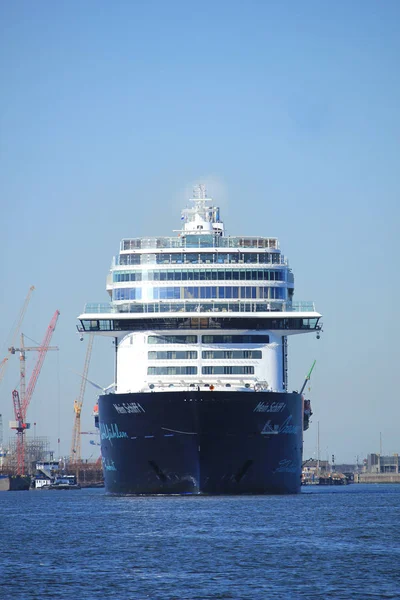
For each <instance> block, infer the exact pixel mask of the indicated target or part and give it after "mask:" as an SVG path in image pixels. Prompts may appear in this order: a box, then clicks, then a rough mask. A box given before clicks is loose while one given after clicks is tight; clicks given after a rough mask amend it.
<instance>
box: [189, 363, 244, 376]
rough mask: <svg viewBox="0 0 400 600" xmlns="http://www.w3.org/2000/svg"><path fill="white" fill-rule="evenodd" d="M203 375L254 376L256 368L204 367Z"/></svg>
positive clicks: (233, 366)
mask: <svg viewBox="0 0 400 600" xmlns="http://www.w3.org/2000/svg"><path fill="white" fill-rule="evenodd" d="M201 372H202V373H203V375H254V367H243V366H236V365H232V366H230V365H229V366H228V365H227V366H225V367H222V366H221V367H219V366H215V367H202V370H201Z"/></svg>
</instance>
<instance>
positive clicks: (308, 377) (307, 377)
mask: <svg viewBox="0 0 400 600" xmlns="http://www.w3.org/2000/svg"><path fill="white" fill-rule="evenodd" d="M316 362H317V361H316V360H314V362H313V364H312V365H311V369H310V370H309V372H308V375H306V378H305V380H304V383H303V387H302V388H301V390H300V394H302V393H303V392H304V388H305V387H306V385H307V381H310V378H311V373H312V372H313V368H314V367H315V363H316Z"/></svg>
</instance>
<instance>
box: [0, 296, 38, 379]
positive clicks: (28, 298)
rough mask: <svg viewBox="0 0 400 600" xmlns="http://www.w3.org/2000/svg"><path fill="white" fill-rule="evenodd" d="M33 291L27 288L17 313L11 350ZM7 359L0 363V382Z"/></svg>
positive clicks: (7, 357)
mask: <svg viewBox="0 0 400 600" xmlns="http://www.w3.org/2000/svg"><path fill="white" fill-rule="evenodd" d="M34 289H35V288H34V286H33V285H32V286H31V287H30V288H29V292H28V295H27V297H26V298H25V302H24V304H23V305H22V308H21V312H20V313H19V317H18V321H17V324H16V326H15V328H14V332H13V336H12V339H11V348H13V347H14V344H15V342H16V340H17V335H18V332H19V329H20V327H21V324H22V321H23V319H24V316H25V313H26V309H27V308H28V304H29V300H30V299H31V296H32V292H33V290H34ZM8 352H9V354H10V353H11V350H10V348H9V349H8ZM8 359H9V356H8V355H7V356H6V357H5V358H3V360H2V361H1V363H0V382H1V380H2V379H3V377H4V373H5V372H6V368H7V364H8Z"/></svg>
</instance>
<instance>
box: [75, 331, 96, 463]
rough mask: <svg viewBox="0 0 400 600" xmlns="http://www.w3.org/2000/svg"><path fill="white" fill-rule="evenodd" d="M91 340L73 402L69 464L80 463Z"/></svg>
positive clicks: (90, 339)
mask: <svg viewBox="0 0 400 600" xmlns="http://www.w3.org/2000/svg"><path fill="white" fill-rule="evenodd" d="M93 340H94V336H93V335H91V336H89V342H88V346H87V349H86V358H85V365H84V367H83V374H82V376H81V388H80V391H79V396H78V398H77V399H75V400H74V412H75V419H74V427H73V431H72V443H71V453H70V458H71V463H73V464H80V462H81V412H82V406H83V399H84V396H85V389H86V381H87V375H88V372H89V365H90V358H91V356H92V348H93ZM85 433H86V432H85Z"/></svg>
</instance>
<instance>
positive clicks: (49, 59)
mask: <svg viewBox="0 0 400 600" xmlns="http://www.w3.org/2000/svg"><path fill="white" fill-rule="evenodd" d="M399 29H400V3H399V2H397V0H386V1H385V2H378V1H371V0H362V1H361V0H360V1H359V0H352V2H348V1H344V0H337V1H335V2H330V3H328V2H318V1H313V0H304V1H302V2H295V1H291V0H285V1H283V2H272V1H268V0H265V1H261V0H248V1H247V2H238V1H235V0H230V1H229V2H227V1H225V0H219V1H218V0H217V1H216V0H214V1H212V2H211V1H210V0H203V2H201V3H200V2H192V1H190V0H185V1H179V0H170V1H169V2H164V1H160V0H147V1H142V0H132V1H129V2H128V1H122V0H115V1H114V2H112V3H110V2H106V1H105V0H97V1H93V0H88V1H87V2H84V3H82V2H77V1H75V0H71V1H69V2H64V1H60V2H57V3H54V2H49V1H46V0H43V1H42V2H36V3H32V2H29V1H23V0H21V1H18V2H2V3H1V4H0V77H1V79H0V80H1V94H0V207H1V213H0V219H1V225H2V227H1V236H0V267H1V273H2V290H1V294H0V314H1V320H0V351H1V353H2V355H1V358H2V357H3V356H5V355H6V354H7V348H8V345H9V343H10V337H11V333H12V331H13V327H14V326H15V323H16V320H17V318H18V314H19V312H20V309H21V306H22V304H23V302H24V299H25V297H26V295H27V293H28V290H29V287H30V286H31V285H34V286H35V288H36V289H35V292H34V294H33V296H32V299H31V301H30V304H29V307H28V310H27V313H26V316H25V319H24V322H23V326H22V331H23V333H24V334H25V335H26V336H28V337H29V338H30V339H32V340H35V341H36V342H38V343H40V342H41V341H42V339H43V338H44V335H45V332H46V328H47V326H48V324H49V322H50V320H51V317H52V315H53V314H54V312H55V310H56V309H58V310H59V311H60V313H61V314H60V318H59V321H58V324H57V328H56V331H55V333H54V336H53V339H52V345H57V346H58V348H59V350H58V351H54V352H51V353H48V355H47V357H46V360H45V362H44V366H43V368H42V371H41V374H40V377H39V380H38V383H37V386H36V390H35V394H34V396H33V398H32V401H31V404H30V407H29V410H28V420H29V421H30V422H32V423H33V422H35V423H36V426H35V432H36V435H38V436H39V435H40V436H48V438H49V441H50V446H51V448H52V449H53V450H54V452H55V455H56V456H58V455H67V454H68V453H69V450H70V446H71V437H72V427H73V419H74V413H73V401H74V398H76V397H77V396H78V394H79V389H80V378H79V375H78V374H79V373H81V372H82V370H83V365H84V360H85V352H86V344H87V342H86V341H84V342H83V343H82V342H80V341H79V336H78V335H77V333H76V324H77V321H76V317H77V315H78V314H80V313H81V312H82V311H83V308H84V305H85V303H86V302H107V300H108V295H107V293H106V290H105V285H106V276H107V273H108V270H109V267H110V264H111V259H112V257H113V256H114V255H115V254H117V253H118V248H119V241H120V239H122V238H123V237H140V236H157V235H170V234H171V233H172V231H173V230H174V229H177V228H178V227H179V223H180V210H181V208H183V207H184V206H185V204H186V200H187V198H188V197H189V195H190V190H191V187H192V186H193V185H194V184H196V183H199V182H205V183H206V185H207V187H208V190H209V195H211V196H213V197H214V200H215V203H216V204H219V205H220V206H221V212H222V214H221V216H222V219H223V220H224V222H225V227H226V229H227V232H228V233H229V234H231V235H254V236H256V235H259V236H276V237H278V238H279V240H280V244H281V248H282V251H283V253H284V254H285V255H286V256H287V257H288V258H289V261H290V265H291V267H292V268H293V271H294V275H295V299H296V300H313V301H314V302H315V304H316V308H317V310H318V311H319V312H320V313H321V314H323V324H324V327H323V329H324V332H323V334H322V336H321V339H320V340H318V341H317V340H316V337H315V335H313V334H307V335H301V336H295V337H292V338H290V348H289V386H290V387H291V388H292V389H299V388H300V386H301V384H302V382H303V380H304V377H305V375H306V374H307V372H308V370H309V368H310V366H311V364H312V362H313V360H314V359H316V361H317V363H316V367H315V369H314V372H313V375H312V379H311V385H310V388H311V389H310V390H309V389H308V388H307V393H308V396H309V397H310V399H311V402H312V407H313V412H314V415H313V417H312V423H311V427H310V429H309V430H308V431H307V432H306V433H305V439H304V458H309V457H314V456H316V452H317V431H318V429H319V433H320V456H321V458H324V459H325V458H327V457H329V458H330V457H331V455H332V454H334V455H335V461H336V462H337V463H340V462H355V461H356V460H357V457H358V459H359V460H360V461H361V460H362V459H363V458H365V457H366V455H367V454H368V453H371V452H379V451H380V449H381V448H382V452H383V453H384V454H390V453H394V452H400V436H399V423H400V401H399V393H398V389H399V382H398V379H397V375H398V373H397V368H398V359H399V350H398V349H399V344H400V339H399V333H400V331H399V319H398V317H396V314H397V312H398V307H397V305H398V298H399V279H398V267H397V265H398V262H399V258H400V248H399V226H400V219H399V189H400V186H399V173H400V160H399V139H400V112H399V108H398V107H399V106H400V77H399V69H398V64H399V59H400V35H399V33H400V32H399ZM33 354H36V353H34V352H31V353H30V355H29V356H28V363H27V369H28V376H29V372H30V371H31V370H32V368H33V364H34V362H35V357H34V356H31V355H33ZM1 358H0V359H1ZM89 378H90V379H92V380H93V381H95V382H97V383H98V384H100V385H102V386H106V385H108V384H110V383H111V382H112V381H113V348H112V345H111V341H110V340H108V339H99V338H96V340H95V344H94V349H93V353H92V361H91V366H90V372H89ZM18 380H19V375H18V357H17V356H11V358H10V361H9V364H8V368H7V371H6V375H5V376H4V378H3V381H2V382H1V384H0V413H1V414H2V415H3V437H4V439H5V440H8V438H9V436H10V435H11V434H10V430H9V429H8V421H9V419H12V418H13V411H12V399H11V392H12V390H13V389H14V388H15V387H16V386H17V385H18ZM95 400H96V391H95V389H94V388H91V387H89V386H87V389H86V395H85V400H84V407H83V413H82V430H83V431H91V430H93V423H92V417H91V412H92V408H93V405H94V403H95ZM89 438H90V436H83V440H82V452H83V456H84V457H85V458H89V457H94V458H97V456H98V448H97V447H95V446H92V445H90V444H89ZM58 439H59V440H60V442H58Z"/></svg>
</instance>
